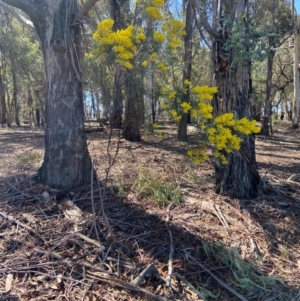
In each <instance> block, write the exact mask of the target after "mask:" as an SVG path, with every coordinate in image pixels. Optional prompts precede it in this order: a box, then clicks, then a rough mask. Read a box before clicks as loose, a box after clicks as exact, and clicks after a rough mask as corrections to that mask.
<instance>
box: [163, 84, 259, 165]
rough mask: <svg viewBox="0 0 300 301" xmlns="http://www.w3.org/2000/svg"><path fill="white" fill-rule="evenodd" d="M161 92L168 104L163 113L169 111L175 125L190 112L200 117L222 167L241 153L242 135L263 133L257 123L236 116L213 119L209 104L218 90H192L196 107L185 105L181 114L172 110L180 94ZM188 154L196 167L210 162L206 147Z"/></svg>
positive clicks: (206, 88)
mask: <svg viewBox="0 0 300 301" xmlns="http://www.w3.org/2000/svg"><path fill="white" fill-rule="evenodd" d="M188 84H190V82H189V81H187V82H184V85H188ZM182 90H183V93H186V92H185V89H184V88H183V89H182ZM162 92H163V94H165V95H166V96H167V101H165V102H164V103H162V104H161V109H162V110H168V111H169V113H170V115H171V117H172V118H173V119H174V120H175V121H180V120H181V118H182V114H186V113H188V112H191V114H192V116H193V117H198V120H199V121H200V127H201V129H202V130H204V131H205V133H206V135H207V139H208V142H210V143H211V144H212V145H213V146H214V149H215V150H214V153H213V154H214V157H215V158H217V159H219V160H220V162H221V163H222V164H223V165H226V164H227V159H226V157H227V155H228V154H229V153H231V152H232V151H233V150H239V149H240V147H241V142H242V140H243V139H242V135H250V134H254V133H259V131H260V127H258V126H257V124H256V121H255V120H252V121H250V120H249V119H247V118H242V119H235V118H234V114H233V113H225V114H222V115H220V116H217V117H215V118H214V117H213V107H212V105H211V103H210V101H211V100H212V99H213V95H214V94H215V93H216V92H217V88H216V87H209V86H196V87H194V88H192V89H191V94H192V96H193V97H194V99H195V100H196V106H195V107H193V106H192V104H191V103H188V102H182V103H180V106H179V111H177V110H175V109H172V104H173V101H172V99H174V98H175V97H176V95H177V92H176V91H173V92H170V91H168V89H167V88H163V89H162ZM171 96H172V97H171ZM187 154H188V156H189V157H191V158H192V159H193V161H194V163H195V164H200V163H201V162H203V161H204V160H207V159H208V155H207V153H206V147H205V144H200V145H199V147H197V148H195V149H191V150H189V151H188V152H187Z"/></svg>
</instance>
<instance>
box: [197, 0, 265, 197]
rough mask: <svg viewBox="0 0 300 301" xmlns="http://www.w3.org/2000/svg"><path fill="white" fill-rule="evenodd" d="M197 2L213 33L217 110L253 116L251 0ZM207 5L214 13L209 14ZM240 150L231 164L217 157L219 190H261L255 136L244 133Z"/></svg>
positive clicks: (238, 193) (251, 193)
mask: <svg viewBox="0 0 300 301" xmlns="http://www.w3.org/2000/svg"><path fill="white" fill-rule="evenodd" d="M208 2H209V3H208V4H209V7H207V3H206V2H205V3H204V1H202V2H201V1H198V2H194V3H195V4H194V5H193V7H194V12H195V14H196V15H197V20H198V22H199V28H200V29H201V30H203V31H205V32H206V34H208V35H209V36H210V40H211V49H212V59H213V65H214V80H215V85H216V86H217V87H218V94H217V98H216V101H215V103H214V105H215V108H214V110H215V113H216V114H220V113H226V112H233V113H234V115H235V118H236V119H241V118H244V117H246V118H251V117H252V112H251V101H252V80H251V58H250V50H251V43H252V44H254V43H255V40H254V39H253V37H251V35H250V15H249V1H248V0H235V1H232V0H213V1H208ZM208 9H210V12H211V16H212V17H213V18H210V19H209V17H208V13H207V12H208ZM241 138H242V139H243V141H242V144H241V148H240V150H239V151H234V152H231V153H230V154H228V155H227V162H228V164H226V165H223V164H222V163H221V162H220V161H219V160H216V161H215V180H216V191H217V192H218V193H221V194H225V195H229V196H231V197H238V198H242V199H243V198H244V199H248V198H252V197H255V196H256V195H257V194H258V186H259V183H260V175H259V173H258V168H257V163H256V158H255V146H254V136H253V135H249V136H242V137H241Z"/></svg>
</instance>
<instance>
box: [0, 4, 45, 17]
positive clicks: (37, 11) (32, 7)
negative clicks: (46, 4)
mask: <svg viewBox="0 0 300 301" xmlns="http://www.w3.org/2000/svg"><path fill="white" fill-rule="evenodd" d="M1 1H2V2H3V3H6V4H8V5H10V6H13V7H16V8H19V9H21V10H22V11H23V12H25V13H26V14H27V15H28V16H29V17H30V18H31V20H32V21H34V20H36V21H37V20H38V19H39V18H41V14H43V11H42V10H41V7H40V5H39V6H38V7H37V4H36V3H35V2H33V1H31V0H1ZM33 19H34V20H33Z"/></svg>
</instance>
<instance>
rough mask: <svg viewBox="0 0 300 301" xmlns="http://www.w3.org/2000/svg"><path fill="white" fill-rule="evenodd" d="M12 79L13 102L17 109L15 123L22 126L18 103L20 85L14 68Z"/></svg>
mask: <svg viewBox="0 0 300 301" xmlns="http://www.w3.org/2000/svg"><path fill="white" fill-rule="evenodd" d="M11 73H12V80H13V95H12V103H13V106H14V109H15V123H16V126H18V127H19V126H20V118H19V105H18V86H17V79H16V74H15V70H14V68H12V70H11Z"/></svg>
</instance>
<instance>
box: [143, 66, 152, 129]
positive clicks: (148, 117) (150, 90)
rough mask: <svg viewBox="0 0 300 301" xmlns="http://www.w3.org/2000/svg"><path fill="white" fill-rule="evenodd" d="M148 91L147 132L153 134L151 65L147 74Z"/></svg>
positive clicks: (146, 104) (146, 105)
mask: <svg viewBox="0 0 300 301" xmlns="http://www.w3.org/2000/svg"><path fill="white" fill-rule="evenodd" d="M145 73H146V74H145V77H146V89H145V101H144V103H145V110H144V111H145V131H146V132H148V133H153V126H152V124H153V123H152V119H153V66H152V63H150V64H149V65H148V66H147V68H146V72H145Z"/></svg>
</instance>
